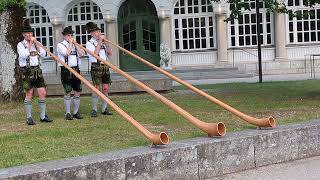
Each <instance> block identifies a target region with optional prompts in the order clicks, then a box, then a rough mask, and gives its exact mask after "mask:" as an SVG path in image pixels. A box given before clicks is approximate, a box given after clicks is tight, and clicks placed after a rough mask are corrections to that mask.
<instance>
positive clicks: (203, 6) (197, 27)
mask: <svg viewBox="0 0 320 180" xmlns="http://www.w3.org/2000/svg"><path fill="white" fill-rule="evenodd" d="M173 27H174V28H173V29H174V32H173V33H174V34H173V37H174V42H173V43H174V48H175V50H205V49H210V48H214V46H215V43H214V28H215V26H214V19H213V8H212V5H211V3H210V1H209V0H178V2H177V3H176V5H175V7H174V17H173Z"/></svg>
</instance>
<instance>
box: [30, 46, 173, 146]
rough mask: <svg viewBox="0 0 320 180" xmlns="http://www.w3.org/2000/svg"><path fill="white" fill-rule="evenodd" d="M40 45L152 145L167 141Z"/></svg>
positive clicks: (161, 133) (162, 143) (166, 137)
mask: <svg viewBox="0 0 320 180" xmlns="http://www.w3.org/2000/svg"><path fill="white" fill-rule="evenodd" d="M35 42H36V43H37V44H38V45H39V46H40V47H42V48H43V49H44V50H45V51H46V52H47V53H48V54H50V56H51V57H52V58H53V59H54V60H56V61H57V62H59V63H60V64H62V65H63V66H64V67H65V68H67V69H68V70H69V71H70V72H71V73H72V74H74V75H75V76H76V77H77V78H79V79H80V80H81V81H82V82H83V83H84V84H85V85H86V86H87V87H88V88H89V89H91V90H92V91H93V92H94V93H96V94H97V95H98V96H99V97H100V98H101V99H102V100H104V101H105V102H107V103H108V104H109V105H110V106H111V107H112V108H113V109H114V110H115V111H116V112H118V113H119V114H120V115H121V116H122V117H123V118H125V119H126V120H127V121H128V122H129V123H131V124H132V125H133V126H134V127H135V128H137V129H138V130H139V131H140V132H141V133H142V134H143V135H144V136H145V137H146V138H148V139H149V140H151V141H152V143H153V144H154V145H165V144H168V143H169V136H168V135H167V133H165V132H160V134H153V133H152V132H150V131H149V130H148V129H146V128H145V127H143V126H142V125H141V124H139V122H137V121H136V120H135V119H134V118H132V117H131V116H130V115H128V114H127V113H126V112H125V111H123V110H122V109H121V108H119V106H117V105H116V104H115V103H113V102H112V101H111V100H110V99H109V98H108V97H107V96H105V95H104V94H103V93H102V92H100V91H99V90H97V89H96V88H95V87H94V86H93V85H92V84H91V83H90V82H89V81H88V80H86V79H85V78H83V77H82V76H81V75H80V74H79V73H78V72H76V71H75V70H73V69H72V68H71V67H70V66H68V65H67V64H66V63H65V62H63V61H61V60H60V59H59V58H58V57H57V56H56V55H54V54H53V53H51V52H50V51H49V50H48V49H46V48H45V47H43V45H42V44H41V43H39V42H38V41H35Z"/></svg>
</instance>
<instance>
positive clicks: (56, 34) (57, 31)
mask: <svg viewBox="0 0 320 180" xmlns="http://www.w3.org/2000/svg"><path fill="white" fill-rule="evenodd" d="M51 23H52V26H53V41H54V44H53V53H54V54H57V44H58V43H59V42H61V41H62V39H63V36H62V34H61V32H62V31H63V28H64V22H63V21H58V20H57V18H56V17H54V18H53V19H52V21H51ZM55 68H56V69H55V71H56V74H57V75H58V76H59V77H60V73H61V69H60V68H59V66H58V63H57V62H56V67H55Z"/></svg>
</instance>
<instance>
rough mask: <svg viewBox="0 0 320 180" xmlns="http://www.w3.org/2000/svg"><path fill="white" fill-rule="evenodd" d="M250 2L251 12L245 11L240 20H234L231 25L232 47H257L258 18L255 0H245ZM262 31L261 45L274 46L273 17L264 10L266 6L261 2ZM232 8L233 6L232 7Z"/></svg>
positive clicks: (230, 44) (230, 43) (260, 20)
mask: <svg viewBox="0 0 320 180" xmlns="http://www.w3.org/2000/svg"><path fill="white" fill-rule="evenodd" d="M245 2H249V4H250V8H251V11H243V14H242V15H241V16H239V19H238V20H232V21H231V22H230V23H229V31H230V42H229V46H231V47H250V46H256V45H257V44H258V42H257V24H256V22H257V17H256V12H255V0H245ZM260 7H261V9H260V10H259V11H260V17H261V18H260V19H259V22H260V29H261V36H262V37H261V44H262V45H271V44H273V27H272V26H271V25H272V24H273V15H272V14H271V13H269V12H267V10H266V9H264V4H263V3H262V2H260ZM230 8H232V4H231V5H230Z"/></svg>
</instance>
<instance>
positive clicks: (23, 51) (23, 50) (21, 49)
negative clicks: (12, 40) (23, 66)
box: [17, 42, 30, 59]
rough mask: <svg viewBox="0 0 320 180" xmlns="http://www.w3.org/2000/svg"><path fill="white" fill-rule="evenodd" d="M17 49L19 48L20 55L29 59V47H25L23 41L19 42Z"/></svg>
mask: <svg viewBox="0 0 320 180" xmlns="http://www.w3.org/2000/svg"><path fill="white" fill-rule="evenodd" d="M17 49H18V54H19V57H20V58H22V59H27V58H28V56H29V55H30V52H29V50H28V48H25V47H24V45H23V44H22V43H21V42H19V43H18V45H17Z"/></svg>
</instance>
